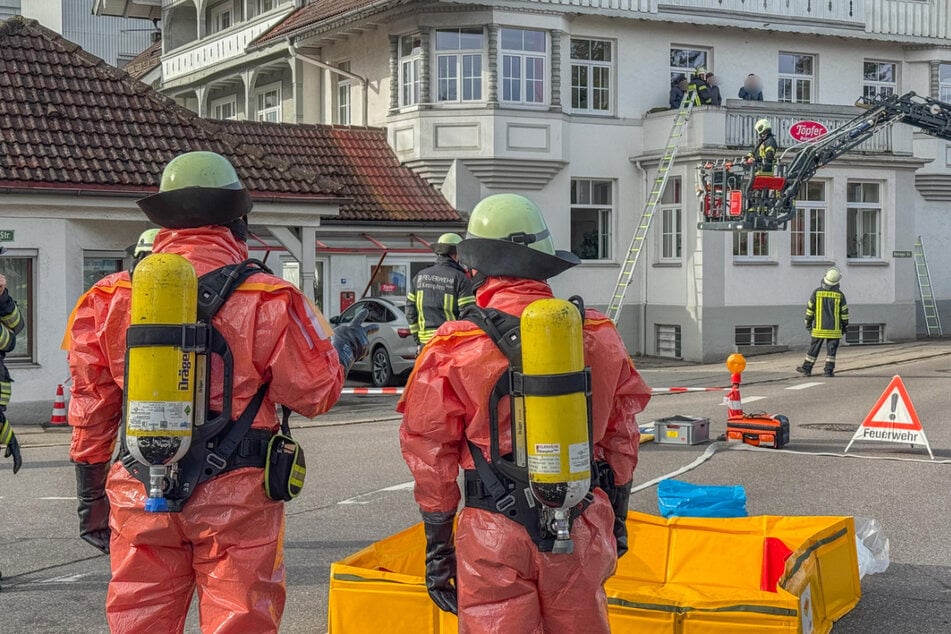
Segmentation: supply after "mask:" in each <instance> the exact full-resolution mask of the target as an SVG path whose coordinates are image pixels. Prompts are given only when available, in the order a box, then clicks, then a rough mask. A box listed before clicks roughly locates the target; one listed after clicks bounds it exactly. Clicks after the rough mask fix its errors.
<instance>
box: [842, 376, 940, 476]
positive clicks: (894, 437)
mask: <svg viewBox="0 0 951 634" xmlns="http://www.w3.org/2000/svg"><path fill="white" fill-rule="evenodd" d="M856 440H877V441H880V442H896V443H908V444H910V445H924V446H925V447H926V448H927V449H928V455H929V456H931V459H932V460H934V454H932V453H931V446H930V445H929V444H928V439H927V438H926V437H925V430H924V429H923V428H922V427H921V421H920V420H919V419H918V413H917V412H916V411H915V406H914V405H912V403H911V398H910V397H909V396H908V390H906V389H905V384H904V383H903V382H902V380H901V377H900V376H898V375H897V374H896V375H895V376H893V377H892V380H891V382H890V383H889V384H888V387H886V388H885V391H884V392H882V395H881V396H880V397H879V398H878V401H877V402H876V403H875V405H873V406H872V409H871V411H869V413H868V415H867V416H866V417H865V420H864V421H862V424H861V425H859V428H858V429H857V430H855V435H854V436H852V440H850V441H849V444H848V446H846V448H845V450H846V451H848V450H849V447H851V446H852V443H853V442H855V441H856Z"/></svg>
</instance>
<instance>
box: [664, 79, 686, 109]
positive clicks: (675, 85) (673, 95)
mask: <svg viewBox="0 0 951 634" xmlns="http://www.w3.org/2000/svg"><path fill="white" fill-rule="evenodd" d="M686 93H687V76H686V75H684V74H683V73H678V74H676V75H674V78H673V79H671V80H670V98H669V100H668V101H669V104H670V109H671V110H677V109H679V108H680V102H681V101H683V99H684V95H685V94H686Z"/></svg>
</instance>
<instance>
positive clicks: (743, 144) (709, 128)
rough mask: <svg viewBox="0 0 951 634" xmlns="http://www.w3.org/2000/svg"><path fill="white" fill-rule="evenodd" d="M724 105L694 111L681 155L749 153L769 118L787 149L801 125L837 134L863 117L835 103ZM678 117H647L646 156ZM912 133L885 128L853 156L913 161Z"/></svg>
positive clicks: (657, 147)
mask: <svg viewBox="0 0 951 634" xmlns="http://www.w3.org/2000/svg"><path fill="white" fill-rule="evenodd" d="M725 104H726V105H725V106H724V107H721V108H714V107H710V106H701V107H697V108H694V110H693V114H692V115H691V118H690V122H689V123H688V124H687V130H686V133H685V135H684V138H683V140H682V141H681V144H680V148H679V152H680V153H681V154H683V153H685V152H689V151H695V150H713V149H717V150H736V152H737V155H738V156H739V155H741V154H745V153H746V152H748V151H749V150H750V149H751V148H752V147H753V146H754V145H755V143H756V133H755V132H754V130H753V124H754V123H755V122H756V121H757V120H758V119H768V120H769V121H770V123H771V124H772V129H773V134H774V135H775V136H776V142H777V144H778V145H779V147H780V150H782V149H783V148H788V147H791V146H793V145H796V144H797V143H798V141H796V140H794V139H793V138H792V136H791V135H790V130H791V129H792V127H793V126H794V125H795V124H797V123H800V122H804V121H813V122H817V123H820V124H822V125H823V126H824V127H825V128H826V129H828V130H834V129H835V128H838V127H839V126H841V125H842V124H844V123H846V122H847V121H850V120H852V119H853V118H855V117H856V116H858V115H859V114H861V113H862V110H860V109H859V108H856V107H854V106H840V105H831V104H798V103H778V102H769V101H742V100H739V99H728V100H727V101H726V102H725ZM674 114H675V112H674V111H673V110H668V111H664V112H659V113H652V114H648V115H646V116H645V118H644V136H643V138H644V143H643V146H642V147H643V148H644V154H645V155H652V154H660V153H661V151H662V149H663V147H664V144H665V143H666V142H667V138H668V136H669V135H670V129H671V126H672V124H673V117H674ZM912 132H913V128H912V127H911V126H907V125H900V124H899V125H895V126H891V127H885V128H884V129H882V130H880V131H879V132H877V133H876V134H874V135H873V136H872V137H871V138H869V139H868V140H867V141H865V142H864V143H862V144H861V145H858V146H857V147H856V148H855V149H854V150H852V152H856V153H864V154H891V155H896V156H911V155H912V154H913V151H912V150H913V148H912Z"/></svg>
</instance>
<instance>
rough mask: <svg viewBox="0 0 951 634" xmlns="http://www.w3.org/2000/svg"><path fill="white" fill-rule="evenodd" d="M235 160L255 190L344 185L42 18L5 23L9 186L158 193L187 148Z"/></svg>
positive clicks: (0, 45) (318, 193) (0, 160)
mask: <svg viewBox="0 0 951 634" xmlns="http://www.w3.org/2000/svg"><path fill="white" fill-rule="evenodd" d="M192 150H210V151H213V152H218V153H220V154H222V155H224V156H227V157H228V158H229V159H230V160H231V161H232V163H233V164H234V166H235V169H236V170H237V171H238V174H239V175H240V176H241V178H242V180H243V181H244V183H245V185H246V186H247V187H248V189H249V190H251V193H252V196H254V195H258V196H260V195H267V196H271V197H281V196H285V197H286V196H288V195H289V194H291V195H292V196H301V195H306V196H307V197H309V198H314V197H317V198H324V199H326V198H337V193H336V192H337V191H338V190H339V189H340V184H339V183H335V182H333V181H328V180H327V179H324V178H321V177H319V175H317V174H314V173H313V172H308V171H306V170H302V169H299V168H288V166H287V164H286V163H283V164H282V163H281V161H280V160H275V158H274V157H270V156H266V155H263V154H261V153H260V152H257V151H256V150H257V148H253V147H250V146H248V144H247V143H246V142H245V140H244V139H241V138H234V137H230V136H229V135H227V134H225V133H223V131H222V130H221V129H220V126H219V125H218V124H216V123H214V122H210V121H205V120H203V119H201V118H199V117H198V116H197V115H196V114H194V113H192V112H190V111H189V110H186V109H185V108H182V107H181V106H178V105H177V104H176V103H175V102H174V101H172V100H171V99H168V98H167V97H164V96H162V95H161V94H159V93H157V92H155V91H153V90H152V89H151V88H149V87H148V86H147V85H145V84H143V83H141V82H139V81H137V80H135V79H133V78H132V77H130V76H129V75H128V74H127V73H125V72H123V71H121V70H119V69H117V68H115V67H113V66H110V65H109V64H107V63H105V62H104V61H102V60H101V59H99V58H98V57H95V56H94V55H91V54H89V53H87V52H85V51H83V50H82V49H81V48H79V47H78V46H76V45H75V44H73V43H71V42H69V41H67V40H65V39H63V38H62V37H60V36H59V35H58V34H56V33H55V32H53V31H51V30H49V29H47V28H45V27H43V26H41V25H40V24H38V23H37V22H35V21H33V20H26V19H24V18H22V17H19V16H16V17H12V18H10V19H8V20H6V21H3V22H0V187H16V188H30V189H40V188H50V189H57V188H60V189H71V190H76V189H82V190H116V191H128V192H139V193H141V192H152V191H155V190H156V188H157V184H158V181H159V177H160V175H161V171H162V167H163V166H164V165H165V164H166V163H168V161H170V160H171V159H172V158H174V157H175V156H176V155H178V154H180V153H182V152H188V151H192Z"/></svg>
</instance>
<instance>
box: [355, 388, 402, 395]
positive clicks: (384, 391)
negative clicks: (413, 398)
mask: <svg viewBox="0 0 951 634" xmlns="http://www.w3.org/2000/svg"><path fill="white" fill-rule="evenodd" d="M340 393H341V394H402V393H403V388H401V387H345V388H343V390H341V392H340Z"/></svg>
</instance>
